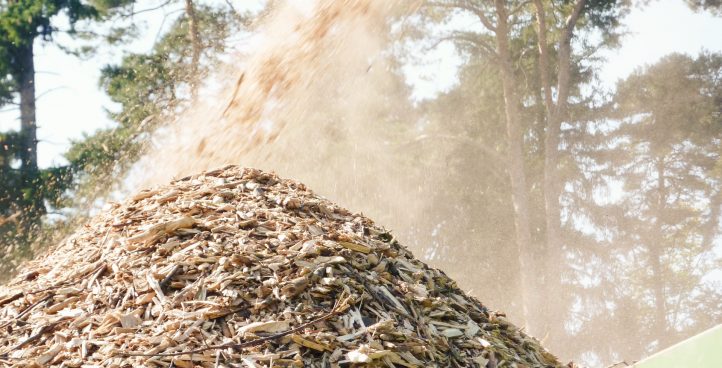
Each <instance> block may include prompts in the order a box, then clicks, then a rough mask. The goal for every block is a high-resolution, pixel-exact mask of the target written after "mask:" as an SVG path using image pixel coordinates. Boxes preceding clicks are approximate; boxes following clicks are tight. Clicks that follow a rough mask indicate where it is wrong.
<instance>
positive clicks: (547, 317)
mask: <svg viewBox="0 0 722 368" xmlns="http://www.w3.org/2000/svg"><path fill="white" fill-rule="evenodd" d="M178 1H180V0H178ZM688 3H689V6H690V7H692V8H694V9H697V10H699V11H708V12H710V13H712V14H717V15H719V14H720V12H721V11H722V9H721V8H720V7H719V4H718V3H717V2H714V1H689V2H688ZM172 4H176V2H173V1H170V2H166V3H164V4H162V5H164V6H169V5H172ZM177 4H181V3H180V2H178V3H177ZM177 4H176V5H177ZM182 4H183V5H184V8H183V9H184V11H183V12H182V13H181V14H179V15H178V16H177V17H176V18H175V20H174V23H173V25H172V27H170V28H169V30H168V31H167V32H166V33H165V34H164V35H163V36H162V37H161V38H159V40H158V41H157V44H156V45H155V47H154V48H153V50H152V51H151V52H150V53H147V54H134V53H127V54H126V56H125V57H123V59H122V61H121V62H120V63H119V64H117V65H109V66H107V67H106V68H104V69H103V73H102V78H101V81H100V85H101V86H102V88H103V89H104V91H105V92H106V93H107V94H108V95H109V96H110V98H111V99H112V100H113V101H114V102H116V103H118V104H119V106H120V110H119V111H116V112H113V113H112V114H111V118H112V119H113V120H114V121H115V122H116V125H115V126H114V127H112V128H109V129H105V130H100V131H97V132H95V133H93V134H91V135H88V136H87V137H86V138H85V139H83V140H80V141H77V142H74V144H73V145H72V147H71V148H70V150H69V151H68V152H67V153H66V155H65V157H66V159H67V161H68V164H67V165H65V166H62V167H52V168H39V167H38V165H37V137H36V123H37V122H36V121H35V120H36V119H35V111H34V110H35V102H34V101H35V98H36V97H35V90H34V88H35V87H34V82H33V74H34V67H33V45H34V44H37V43H38V42H53V38H52V36H53V33H54V32H55V31H57V30H56V29H55V28H54V24H53V22H54V20H55V19H57V17H55V16H56V15H57V14H65V16H66V17H67V18H68V19H69V20H70V24H71V25H75V24H77V25H78V27H77V29H76V27H73V29H71V30H70V31H71V32H72V34H75V35H77V37H79V38H83V39H84V40H87V42H88V43H89V44H92V45H93V46H94V47H103V45H106V46H107V45H109V44H110V45H114V44H117V43H122V40H123V39H124V38H126V37H129V36H131V35H132V34H133V32H128V31H127V29H126V30H119V29H116V28H114V27H113V21H115V20H117V19H124V20H126V21H129V22H130V23H131V24H132V19H133V18H132V16H133V14H134V12H135V11H137V9H135V5H136V4H134V2H133V1H130V0H115V1H113V0H103V1H94V2H83V1H78V0H70V1H65V0H0V108H2V106H18V108H19V116H20V121H21V124H20V129H19V130H14V131H7V132H0V244H2V247H3V248H2V252H3V253H4V257H5V261H4V262H3V264H2V267H4V268H5V271H9V270H11V269H13V268H14V267H15V266H16V264H17V263H18V261H19V260H21V259H23V258H27V257H30V256H32V253H33V252H34V251H36V250H37V249H38V248H40V247H43V246H45V245H47V244H52V242H53V241H55V239H53V236H56V235H58V234H62V232H59V231H57V229H59V228H61V227H63V226H72V225H73V224H74V223H76V222H81V221H82V220H83V218H84V216H85V215H87V213H88V209H89V208H92V207H93V206H97V203H98V201H99V200H98V198H103V197H104V196H107V195H108V194H110V193H111V192H112V191H113V190H114V189H115V188H117V187H118V186H119V185H121V183H122V178H123V177H124V174H125V173H126V172H127V170H128V169H129V168H130V167H131V166H132V165H133V163H134V162H135V160H136V159H137V157H138V156H139V155H140V154H141V153H142V152H143V148H144V146H145V145H146V144H148V141H149V137H150V133H151V132H152V131H153V130H154V129H155V128H156V127H157V126H158V124H159V123H161V122H163V121H165V120H166V119H167V118H169V117H171V116H173V115H174V114H177V113H179V112H182V111H183V109H184V108H185V107H186V106H187V105H188V103H189V101H190V100H191V99H193V98H194V96H196V95H197V93H198V88H199V86H200V83H199V81H201V80H203V79H204V78H205V76H206V75H207V73H208V70H209V68H210V67H212V66H213V65H215V63H217V62H218V59H219V57H220V56H221V55H223V53H224V50H225V49H226V48H227V46H228V42H229V41H228V40H229V39H230V38H231V37H233V36H234V35H237V34H238V33H239V32H244V30H245V29H246V27H247V25H248V24H249V23H250V22H251V21H252V18H253V17H257V16H259V15H257V14H256V15H250V14H246V13H239V12H238V11H237V10H236V9H234V8H233V6H232V4H229V3H222V2H211V3H208V4H205V3H200V2H197V1H194V0H184V2H183V3H182ZM631 6H632V4H630V3H629V2H627V1H614V0H576V1H567V0H563V1H548V0H532V1H528V0H526V1H516V0H512V1H502V0H497V1H471V0H451V1H445V0H434V1H428V2H426V3H425V5H424V6H422V7H421V8H420V9H419V10H418V11H416V12H415V13H414V14H411V15H410V16H408V17H405V18H404V19H403V20H402V21H399V22H398V27H397V28H396V29H397V32H398V35H397V36H396V37H395V38H394V39H395V42H394V44H393V45H392V47H391V48H390V50H391V51H392V52H388V53H387V54H386V57H387V58H389V59H391V60H390V62H389V63H388V65H392V66H394V67H396V68H399V69H400V68H401V67H402V66H403V65H404V64H407V63H415V62H419V60H418V59H419V57H420V55H423V54H424V53H425V51H427V50H429V49H432V48H435V47H439V45H441V44H444V43H451V44H453V45H454V46H455V47H456V49H457V50H458V51H459V53H460V54H461V55H462V58H463V60H464V63H463V65H462V66H461V68H460V70H459V83H458V85H456V86H455V87H454V88H453V89H451V90H450V91H449V92H446V93H443V94H441V95H440V96H438V97H437V98H434V99H431V100H427V101H424V102H421V103H418V104H416V105H414V104H412V102H411V101H410V100H409V99H408V98H407V96H408V95H409V93H410V91H409V90H408V88H407V87H405V85H404V83H403V76H402V73H401V72H398V73H395V74H394V75H395V76H396V78H398V81H396V84H395V85H396V86H400V87H399V88H401V89H404V88H406V90H402V91H397V92H398V93H399V95H402V96H404V98H403V99H402V103H403V104H405V106H403V107H398V106H395V107H396V109H397V110H396V111H401V112H400V113H399V114H400V115H397V116H394V117H393V122H390V123H389V124H394V125H393V127H391V126H390V127H389V129H405V130H407V131H409V132H413V135H414V136H415V139H413V140H411V141H409V140H408V139H407V138H408V135H399V136H400V137H401V136H403V137H404V138H403V139H400V141H399V142H391V143H393V144H396V145H397V146H398V147H401V148H400V149H399V150H398V151H397V152H402V155H403V157H404V160H405V161H406V163H407V164H408V165H409V166H415V167H418V168H419V169H418V170H419V177H423V178H424V180H423V182H422V181H421V180H419V183H418V186H419V188H423V190H424V192H425V193H427V194H428V195H425V196H424V201H423V203H422V204H421V206H422V211H420V212H421V213H423V216H415V217H413V220H414V221H413V223H409V225H408V226H406V227H405V228H403V229H398V230H399V231H400V232H402V233H401V234H399V235H400V236H402V237H404V238H405V239H406V240H407V242H406V243H407V244H408V245H409V246H410V247H412V249H413V250H414V251H415V252H416V254H417V255H419V256H420V257H424V258H425V259H427V260H429V261H430V262H432V263H433V264H435V265H437V266H440V267H442V268H444V269H446V270H448V271H449V273H450V274H451V275H452V276H453V277H454V278H455V279H457V280H459V282H460V284H461V285H462V286H463V287H464V288H466V289H471V290H472V293H474V294H475V295H477V296H479V298H480V299H481V300H483V301H484V302H486V303H489V304H490V305H491V306H492V307H495V308H500V309H503V310H505V311H507V312H508V314H509V316H510V317H511V318H512V319H513V320H514V321H515V322H517V323H518V324H521V325H524V327H525V328H527V329H528V330H529V331H530V332H531V333H532V334H534V335H535V336H538V337H539V338H540V339H543V340H544V341H545V343H546V344H547V345H548V346H549V348H550V349H551V350H552V351H553V352H555V353H558V354H561V355H562V356H564V357H568V358H574V359H577V360H581V361H583V362H587V363H589V364H593V365H602V364H607V363H609V362H613V361H620V360H625V359H626V360H634V359H639V358H641V357H643V356H645V355H647V354H649V353H651V352H653V351H656V350H659V349H661V348H663V347H666V346H669V345H670V344H672V343H674V342H677V341H679V340H681V339H683V338H685V337H688V336H691V335H693V334H695V333H697V332H700V331H702V330H704V329H706V328H709V327H711V326H713V325H715V324H719V323H720V322H722V274H720V271H719V270H720V269H722V256H721V255H720V254H721V253H722V245H720V242H719V235H720V224H719V220H720V206H722V203H721V202H720V201H721V200H722V194H721V192H722V182H721V180H722V158H721V156H720V155H721V154H722V145H721V143H722V142H721V140H722V54H718V53H712V52H701V53H700V54H699V55H683V54H672V55H668V56H666V57H664V58H662V59H661V60H659V61H658V62H657V63H655V64H654V65H649V66H646V67H644V68H640V69H638V70H637V71H635V72H634V73H632V75H630V76H629V77H628V78H626V79H625V80H623V81H620V82H619V83H618V84H617V85H616V86H615V88H613V90H611V91H609V90H607V89H604V88H603V87H600V86H603V83H601V82H600V80H599V75H598V73H599V71H600V70H601V67H602V65H603V63H604V60H603V58H602V57H601V56H600V55H602V54H603V52H604V51H606V50H610V49H614V48H616V47H618V46H619V44H620V42H623V37H622V36H623V32H624V29H623V27H622V24H623V23H622V22H623V19H624V16H625V15H626V14H627V13H628V12H629V10H630V7H631ZM459 19H464V21H463V22H459V21H458V20H459ZM469 20H471V21H472V23H473V24H472V25H470V26H468V24H469ZM391 21H392V22H397V20H391ZM459 24H464V25H467V26H466V27H465V28H461V27H459ZM88 25H93V26H92V27H90V26H88ZM82 27H89V28H92V29H93V31H90V30H84V29H82ZM99 29H100V30H102V32H101V31H98V30H99ZM75 51H77V52H81V50H75ZM82 52H92V48H90V49H88V50H82ZM50 123H54V122H46V124H50ZM399 125H402V127H401V128H400V127H399ZM430 153H431V154H430ZM430 155H431V156H433V157H432V159H429V157H431V156H430ZM420 190H421V189H420ZM49 213H53V214H56V213H62V214H63V215H62V216H52V217H51V216H48V214H49ZM4 273H5V274H7V273H8V272H4Z"/></svg>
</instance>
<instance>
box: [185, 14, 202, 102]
mask: <svg viewBox="0 0 722 368" xmlns="http://www.w3.org/2000/svg"><path fill="white" fill-rule="evenodd" d="M185 2H186V9H185V11H186V16H187V17H188V38H189V39H190V42H191V76H190V84H191V96H192V98H193V99H195V97H196V95H197V92H198V83H199V79H200V77H199V76H198V69H199V65H198V63H199V62H200V58H201V49H202V48H201V43H200V38H199V37H198V18H197V17H196V11H195V7H194V6H193V0H185Z"/></svg>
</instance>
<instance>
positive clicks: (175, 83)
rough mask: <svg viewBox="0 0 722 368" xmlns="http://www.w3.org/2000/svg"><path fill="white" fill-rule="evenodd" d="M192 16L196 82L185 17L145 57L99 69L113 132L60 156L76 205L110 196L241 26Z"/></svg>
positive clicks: (214, 13)
mask: <svg viewBox="0 0 722 368" xmlns="http://www.w3.org/2000/svg"><path fill="white" fill-rule="evenodd" d="M195 10H196V11H195V13H196V18H197V26H198V33H199V36H200V42H201V51H202V55H201V56H202V57H201V60H200V65H198V68H197V70H198V73H199V75H198V76H193V75H191V71H192V70H194V68H192V65H191V64H192V56H191V55H192V48H193V45H192V44H191V41H190V38H189V31H188V19H187V17H186V16H180V17H179V18H177V19H176V20H175V21H174V23H173V25H172V26H171V27H170V29H169V30H168V32H166V33H165V34H164V35H163V37H161V39H160V40H159V41H158V42H157V43H156V45H154V47H153V50H152V51H151V52H149V53H147V54H139V53H131V54H128V55H126V56H125V57H124V58H123V60H122V61H121V63H120V64H119V65H107V66H105V67H104V68H103V70H102V73H101V79H100V86H101V87H102V88H103V89H104V90H105V92H106V93H107V94H108V96H109V97H110V99H111V100H112V101H113V102H116V103H118V104H119V105H120V110H119V111H115V112H109V115H110V116H111V118H112V119H113V120H114V121H115V122H116V123H117V126H115V127H113V128H110V129H105V130H101V131H98V132H96V133H95V134H93V135H90V136H87V137H85V138H84V139H82V140H79V141H77V142H74V143H73V145H72V147H71V148H70V150H69V151H68V152H67V153H66V155H65V157H66V158H67V159H68V161H70V165H71V167H72V168H73V171H74V172H75V173H76V174H75V180H76V185H77V187H76V189H75V192H74V195H75V196H76V200H80V201H81V202H82V201H88V200H91V199H92V198H94V197H96V196H98V195H101V196H102V195H105V194H108V193H109V192H110V191H112V190H113V188H114V186H113V184H116V183H117V182H118V180H119V178H122V177H123V175H124V173H125V172H126V171H127V170H128V169H129V168H130V166H131V165H132V164H133V163H134V162H135V160H136V159H137V158H138V157H139V156H140V154H141V153H142V152H143V149H144V147H145V144H146V142H147V139H146V138H147V136H148V134H149V133H150V132H151V131H152V130H154V129H155V128H156V127H157V126H158V124H159V123H160V122H163V121H167V120H169V119H170V118H171V117H172V116H173V115H174V114H177V113H180V112H181V111H182V110H183V108H185V106H187V104H188V103H189V101H190V97H191V94H190V90H191V88H192V85H191V83H192V82H193V81H194V79H195V78H196V77H198V78H200V79H202V78H203V76H205V75H207V73H208V71H209V69H210V68H211V67H212V66H213V65H214V64H215V63H216V62H217V57H218V55H221V54H222V53H223V51H224V49H225V45H226V41H227V39H228V37H229V36H230V35H231V34H233V33H234V32H238V31H239V29H240V27H241V25H242V24H244V22H243V18H242V17H241V16H239V15H238V14H236V13H235V12H233V11H232V10H229V9H228V8H225V7H212V6H206V5H196V9H195ZM99 183H104V185H98V184H99Z"/></svg>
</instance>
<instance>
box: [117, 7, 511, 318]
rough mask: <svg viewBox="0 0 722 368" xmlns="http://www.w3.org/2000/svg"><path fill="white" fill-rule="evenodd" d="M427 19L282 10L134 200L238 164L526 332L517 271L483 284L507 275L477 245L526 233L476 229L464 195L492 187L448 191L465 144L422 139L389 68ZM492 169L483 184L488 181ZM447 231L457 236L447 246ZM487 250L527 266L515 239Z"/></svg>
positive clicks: (168, 147) (136, 177)
mask: <svg viewBox="0 0 722 368" xmlns="http://www.w3.org/2000/svg"><path fill="white" fill-rule="evenodd" d="M419 5H420V3H419V2H415V1H414V2H409V1H398V2H391V1H373V0H347V1H333V0H321V1H317V2H315V5H314V3H313V2H310V1H304V2H296V1H293V2H291V1H289V2H283V3H282V4H281V5H279V6H278V7H277V8H276V9H274V10H273V11H272V12H271V13H270V14H269V15H267V16H266V17H265V19H263V20H262V21H261V22H260V23H259V24H258V25H257V29H256V31H255V36H254V37H253V40H252V41H251V42H250V46H249V48H248V50H247V51H246V52H245V53H244V55H243V56H239V57H237V58H231V59H233V60H234V63H236V62H237V64H228V65H224V66H222V67H221V68H220V70H219V72H218V73H217V75H218V76H219V77H218V78H215V79H211V82H209V85H210V86H207V88H206V89H205V93H202V94H201V95H200V97H199V99H198V101H196V102H195V103H194V104H193V105H192V106H191V107H189V108H188V109H187V110H185V111H184V112H183V113H182V114H181V115H180V116H178V117H177V119H176V120H175V121H173V122H171V123H169V124H167V125H165V126H164V127H162V128H160V129H159V130H158V131H157V132H156V133H155V134H154V137H153V139H152V141H153V143H152V148H151V149H150V150H149V152H148V153H147V154H146V155H145V156H144V157H143V158H142V159H141V160H140V161H139V162H138V163H137V164H136V165H135V167H134V168H133V169H132V170H131V174H130V179H129V180H128V181H127V182H128V183H129V184H128V188H127V189H128V190H129V191H135V190H139V189H142V188H147V187H152V186H155V185H161V184H164V183H167V182H168V181H170V180H172V179H173V178H180V177H184V176H186V175H189V174H194V173H197V172H200V171H203V170H209V169H214V168H218V167H222V166H225V165H228V164H240V165H243V166H248V167H256V168H260V169H263V170H269V171H275V172H277V173H278V174H279V175H281V176H282V177H288V178H293V179H296V180H299V181H301V182H303V183H305V184H307V185H308V186H309V187H310V188H313V190H314V191H316V192H317V193H318V194H320V195H322V196H324V197H326V198H329V199H330V200H332V201H334V202H336V203H338V204H339V205H341V206H344V207H346V208H348V209H350V210H352V211H355V212H361V213H363V214H365V215H367V216H369V217H370V218H372V219H374V220H375V221H377V222H378V223H379V224H382V225H383V226H385V227H387V228H389V229H391V230H392V232H393V234H395V236H396V237H397V238H398V239H399V240H400V242H401V243H402V244H404V245H406V246H408V247H409V248H410V249H411V250H412V251H413V252H414V253H415V254H416V255H417V256H418V257H419V258H421V259H424V260H426V261H427V262H429V263H430V264H432V265H435V266H438V267H441V268H442V269H445V270H446V271H447V272H448V273H449V275H450V276H451V277H453V278H454V279H456V280H458V281H459V282H460V286H461V287H462V288H463V289H465V290H467V291H469V292H471V293H472V294H474V295H476V296H477V297H479V298H480V299H481V300H482V301H483V302H484V303H485V304H488V305H489V306H490V308H492V309H501V310H505V311H507V312H508V313H509V317H510V319H511V320H512V321H516V322H518V321H519V319H518V318H516V317H517V316H518V314H515V313H514V311H515V310H519V309H520V306H518V305H515V304H514V299H515V296H516V295H515V294H514V293H515V292H516V291H515V290H516V287H515V285H514V282H515V281H514V279H515V274H516V273H517V270H515V269H514V268H513V267H508V268H507V269H504V270H498V271H494V272H486V274H493V275H494V277H496V278H495V279H485V280H480V279H481V278H480V277H478V276H477V275H478V272H479V270H480V269H481V268H483V267H486V266H488V265H492V264H494V262H489V261H488V257H486V258H487V259H485V257H484V256H482V255H479V253H480V252H482V250H484V249H489V248H490V247H489V246H483V245H480V244H477V243H475V242H474V239H478V233H479V232H482V231H483V226H490V227H493V228H494V229H495V230H496V233H499V229H504V228H508V227H509V226H513V224H512V223H506V224H503V225H502V224H499V223H498V222H499V221H500V220H499V219H501V218H503V217H504V216H499V218H497V219H488V220H486V219H478V218H472V217H470V216H469V213H470V212H473V211H469V210H468V209H464V208H463V207H464V206H467V204H464V203H459V199H460V198H459V193H458V192H459V191H462V190H466V189H465V188H466V187H475V188H476V187H480V186H479V185H478V181H475V182H473V183H465V184H464V185H465V186H466V187H465V188H461V187H460V186H457V185H454V187H453V188H452V187H450V186H449V177H450V176H452V175H454V174H453V173H450V172H449V169H448V166H449V163H448V162H447V160H448V158H449V157H450V156H454V155H455V154H456V153H455V151H456V150H458V147H459V142H456V141H449V140H438V139H436V138H432V136H431V135H429V134H428V133H429V132H428V131H427V130H424V129H423V125H424V121H423V118H422V113H421V112H418V111H415V109H414V108H413V106H412V104H411V102H410V100H409V93H410V91H409V88H408V87H407V86H406V85H404V82H403V78H402V77H400V76H399V75H395V74H394V73H397V72H398V71H397V70H398V68H395V65H391V63H393V61H392V60H393V58H389V57H387V56H388V53H389V52H391V51H390V45H391V44H392V43H393V42H394V39H393V37H394V36H393V34H394V32H391V28H392V27H393V25H394V24H398V22H402V21H403V19H404V17H405V16H407V15H408V14H411V13H412V12H413V11H414V10H416V9H417V8H418V6H419ZM397 37H398V35H397ZM457 118H458V117H454V116H449V117H448V121H449V122H451V121H454V119H457ZM467 143H468V142H467ZM461 146H462V147H466V146H464V142H462V144H461ZM467 148H468V147H466V148H464V149H467ZM474 154H475V153H474V151H469V152H466V153H464V155H467V156H469V155H474ZM477 164H478V163H477ZM481 166H482V167H481V168H479V169H478V170H475V171H474V172H475V173H478V174H479V175H481V176H485V175H488V172H487V171H490V170H489V169H488V168H484V167H483V166H484V164H483V163H482V164H481ZM456 174H457V177H458V176H460V175H458V174H459V173H458V172H457V173H456ZM468 176H469V175H467V177H468ZM504 180H505V179H504ZM480 188H482V189H483V187H480ZM476 194H477V193H476V192H469V194H468V195H476ZM432 197H433V198H432ZM439 203H443V205H438V204H439ZM507 218H508V216H507ZM439 219H444V220H443V221H442V222H443V223H440V221H439ZM481 220H483V221H481ZM480 222H483V223H485V225H482V228H480V227H479V226H477V224H478V223H480ZM475 223H477V224H475ZM443 226H445V227H447V228H449V229H450V230H448V231H447V235H443V236H441V235H439V230H440V227H443ZM467 232H476V233H477V235H475V236H474V237H472V236H467V235H468V233H467ZM512 233H513V232H511V231H510V232H508V234H507V235H509V236H511V234H512ZM448 234H451V235H448ZM485 241H486V242H488V243H489V244H488V245H493V248H495V249H498V250H497V251H496V252H495V254H494V255H493V257H495V258H497V262H496V263H497V264H498V259H510V260H511V259H513V257H515V255H514V254H513V253H512V250H513V249H515V248H514V247H513V246H512V244H513V243H512V242H513V239H511V238H504V237H503V236H502V238H498V237H495V236H494V235H490V236H488V237H486V240H485ZM505 244H508V245H509V246H504V245H505ZM447 245H448V246H447ZM500 245H501V246H500ZM472 248H473V249H472ZM475 252H476V253H475ZM509 264H514V262H513V261H510V262H509ZM487 271H488V270H487Z"/></svg>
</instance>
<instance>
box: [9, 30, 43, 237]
mask: <svg viewBox="0 0 722 368" xmlns="http://www.w3.org/2000/svg"><path fill="white" fill-rule="evenodd" d="M16 55H17V63H16V65H15V68H14V69H15V70H14V73H15V79H16V80H17V83H18V89H19V92H20V136H19V139H20V141H19V142H18V146H19V156H20V162H21V168H20V185H21V188H22V189H24V190H29V191H30V195H31V197H30V198H27V199H25V200H23V201H21V203H22V206H23V208H22V214H23V219H22V221H21V223H22V225H23V231H24V233H23V235H24V236H29V235H30V233H31V231H32V229H33V228H34V227H35V226H36V225H37V224H38V223H39V222H40V216H41V215H43V214H44V213H45V205H44V203H43V196H42V195H41V194H40V193H38V191H37V189H38V187H39V186H38V182H37V180H38V179H39V178H38V136H37V125H36V120H35V60H34V52H33V40H29V41H28V42H27V43H26V44H23V45H20V46H18V48H17V53H16Z"/></svg>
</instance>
